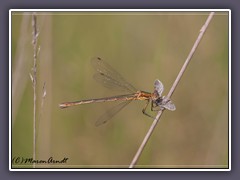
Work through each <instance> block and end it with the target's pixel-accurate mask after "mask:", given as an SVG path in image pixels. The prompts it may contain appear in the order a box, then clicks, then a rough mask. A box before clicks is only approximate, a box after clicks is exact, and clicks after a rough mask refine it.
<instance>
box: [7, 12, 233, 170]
mask: <svg viewBox="0 0 240 180" xmlns="http://www.w3.org/2000/svg"><path fill="white" fill-rule="evenodd" d="M208 14H209V13H208V12H135V13H132V12H71V13H69V12H54V13H51V12H41V13H37V23H38V30H39V39H38V40H39V41H38V45H39V47H40V51H39V54H38V61H37V159H39V160H45V159H48V158H49V157H53V158H54V159H56V160H61V159H63V158H64V157H67V158H69V159H68V161H67V163H66V164H62V165H61V164H54V165H51V164H42V165H37V167H47V168H49V167H65V168H80V167H84V168H92V167H101V168H112V167H128V165H129V164H130V162H131V161H132V159H133V157H134V155H135V153H136V151H137V149H138V148H139V146H140V144H141V142H142V140H143V138H144V136H145V134H146V132H147V131H148V129H149V127H150V125H151V123H152V120H151V119H150V118H148V117H146V116H144V115H143V114H142V111H141V110H142V108H143V106H144V105H145V102H142V101H140V102H139V101H137V102H136V101H135V102H132V103H130V105H128V106H127V107H126V108H125V109H123V110H122V111H121V112H119V113H118V114H117V115H116V116H114V118H113V119H112V120H111V121H110V122H109V123H107V124H105V125H102V126H100V127H96V126H95V125H94V123H95V121H96V120H97V119H98V117H99V116H101V115H102V114H103V113H104V112H105V111H106V110H107V109H108V108H110V107H112V106H113V105H115V104H116V103H104V104H103V103H101V104H88V105H82V106H77V107H73V108H67V109H60V108H59V107H58V104H59V103H61V102H65V101H76V100H81V99H88V98H99V97H105V96H112V95H117V94H122V93H121V92H114V91H110V90H108V89H106V88H104V87H103V86H101V85H100V84H99V83H97V82H96V81H94V79H93V78H92V76H93V74H94V69H93V68H92V67H91V63H90V59H91V58H92V57H94V56H99V57H101V58H102V59H104V60H105V61H106V62H108V63H109V64H110V65H111V66H112V67H114V68H115V69H116V70H117V71H118V72H119V73H121V74H122V75H123V76H124V77H125V79H127V80H128V81H129V82H130V83H132V84H133V85H134V86H135V87H136V88H138V89H140V90H144V91H148V92H152V91H153V83H154V80H155V79H159V80H161V81H162V82H163V84H164V86H165V91H164V92H163V95H166V94H167V93H168V91H169V89H170V87H171V85H172V84H173V82H174V80H175V78H176V76H177V74H178V72H179V71H180V68H181V67H182V65H183V63H184V61H185V59H186V58H187V56H188V53H189V52H190V50H191V48H192V46H193V44H194V42H195V40H196V38H197V36H198V34H199V31H200V29H201V27H202V25H203V24H204V23H205V21H206V19H207V16H208ZM11 23H12V30H11V38H12V39H11V48H12V49H11V55H12V59H11V60H12V157H24V158H31V157H32V154H33V150H32V146H33V145H32V144H33V143H32V141H33V88H32V83H31V80H30V77H29V73H32V71H31V68H32V66H33V47H32V25H31V14H30V13H24V12H13V13H12V22H11ZM228 23H229V22H228V13H226V12H218V13H216V14H215V15H214V17H213V19H212V21H211V23H210V24H209V27H208V29H207V31H206V33H205V35H204V37H203V39H202V41H201V43H200V45H199V47H198V48H197V50H196V52H195V54H194V56H193V58H192V61H191V62H190V64H189V66H188V68H187V70H186V72H185V73H184V75H183V77H182V79H181V81H180V83H179V85H178V86H177V88H176V90H175V92H174V94H173V96H172V98H171V99H172V101H173V102H174V103H175V105H176V108H177V109H176V111H174V112H170V111H165V112H164V113H163V116H162V117H161V121H160V123H159V124H158V125H157V128H156V129H155V131H154V133H153V134H152V137H151V138H150V141H149V142H148V144H147V146H146V148H145V149H144V151H143V153H142V156H141V157H140V159H139V161H138V163H137V164H138V166H137V167H160V168H162V167H163V168H219V167H220V168H226V167H228V161H229V159H228V153H229V152H228V113H229V112H228V53H229V50H228V40H229V39H228ZM44 83H45V84H46V92H47V94H46V97H45V98H42V93H43V84H44ZM153 115H154V113H153ZM13 167H16V168H18V167H32V165H31V164H28V165H27V166H26V165H14V166H13Z"/></svg>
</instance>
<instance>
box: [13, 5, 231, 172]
mask: <svg viewBox="0 0 240 180" xmlns="http://www.w3.org/2000/svg"><path fill="white" fill-rule="evenodd" d="M35 11H36V12H89V11H92V12H93V11H95V12H103V11H106V12H147V11H149V12H169V11H172V12H184V11H185V12H194V11H197V12H212V11H214V12H219V11H224V12H228V13H229V19H228V20H229V27H228V31H229V37H228V38H229V69H228V71H229V72H228V77H229V79H228V82H229V84H228V85H229V91H228V93H229V96H228V98H229V102H228V103H229V105H228V107H229V108H228V111H229V112H228V114H229V117H228V118H229V134H228V135H229V139H228V141H229V152H228V153H229V157H228V160H229V168H228V169H211V168H209V169H187V168H186V169H160V168H159V169H150V168H149V169H134V168H133V169H128V168H126V169H91V168H89V169H51V168H49V169H12V167H11V165H12V162H11V159H12V158H11V153H12V146H11V139H12V128H11V124H12V123H11V120H12V97H11V96H12V82H11V81H12V71H11V69H12V64H11V60H12V57H11V28H12V27H11V22H12V19H11V18H12V16H11V13H12V12H35ZM231 37H232V36H231V10H230V9H10V10H9V90H10V92H11V93H9V170H10V171H231Z"/></svg>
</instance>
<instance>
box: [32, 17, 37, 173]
mask: <svg viewBox="0 0 240 180" xmlns="http://www.w3.org/2000/svg"><path fill="white" fill-rule="evenodd" d="M32 28H33V32H32V38H33V40H32V44H33V68H32V71H33V72H32V73H33V74H32V75H31V79H32V83H33V159H34V160H35V159H36V102H37V94H36V85H37V36H38V32H37V16H36V14H35V13H33V15H32ZM35 166H36V165H35V163H33V168H35Z"/></svg>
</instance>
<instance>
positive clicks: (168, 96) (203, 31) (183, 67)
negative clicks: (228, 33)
mask: <svg viewBox="0 0 240 180" xmlns="http://www.w3.org/2000/svg"><path fill="white" fill-rule="evenodd" d="M213 15H214V12H211V13H210V14H209V16H208V18H207V20H206V22H205V24H204V25H203V26H202V28H201V30H200V33H199V35H198V38H197V40H196V41H195V43H194V45H193V47H192V49H191V51H190V53H189V55H188V57H187V59H186V61H185V63H184V64H183V66H182V68H181V70H180V72H179V73H178V76H177V78H176V80H175V82H174V83H173V85H172V87H171V89H170V91H169V93H168V95H167V96H166V99H170V97H171V96H172V94H173V92H174V90H175V89H176V87H177V85H178V83H179V81H180V79H181V77H182V75H183V73H184V72H185V70H186V68H187V65H188V64H189V62H190V60H191V58H192V56H193V54H194V52H195V51H196V48H197V47H198V45H199V42H200V41H201V39H202V37H203V34H204V33H205V31H206V29H207V27H208V25H209V23H210V21H211V19H212V17H213ZM162 113H163V110H160V111H159V112H158V113H157V116H156V117H155V119H154V121H153V123H152V125H151V127H150V128H149V130H148V132H147V134H146V136H145V137H144V139H143V142H142V144H141V146H140V147H139V149H138V151H137V153H136V154H135V156H134V158H133V160H132V162H131V164H130V166H129V168H133V167H134V165H135V164H136V162H137V160H138V159H139V157H140V155H141V153H142V151H143V149H144V147H145V146H146V144H147V142H148V140H149V138H150V136H151V134H152V133H153V130H154V128H155V127H156V125H157V123H158V122H159V120H160V117H161V115H162Z"/></svg>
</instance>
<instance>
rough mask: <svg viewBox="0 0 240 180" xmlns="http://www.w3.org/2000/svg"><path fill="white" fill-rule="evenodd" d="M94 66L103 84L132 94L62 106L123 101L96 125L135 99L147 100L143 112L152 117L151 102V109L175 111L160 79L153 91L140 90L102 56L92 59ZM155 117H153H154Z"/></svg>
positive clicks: (69, 103) (63, 105)
mask: <svg viewBox="0 0 240 180" xmlns="http://www.w3.org/2000/svg"><path fill="white" fill-rule="evenodd" d="M91 62H92V65H93V67H94V68H95V70H96V71H97V73H96V74H95V75H94V79H95V80H96V81H98V82H100V83H101V84H102V85H103V86H105V87H107V88H110V89H112V88H117V89H120V90H123V91H127V92H129V93H130V94H125V95H119V96H112V97H105V98H98V99H87V100H80V101H74V102H64V103H61V104H59V107H60V108H67V107H72V106H77V105H80V104H89V103H99V102H111V101H122V102H121V103H120V104H118V105H117V106H113V107H112V108H111V109H109V110H108V111H107V112H106V113H105V114H103V115H102V116H100V118H99V119H98V120H97V121H96V126H99V125H102V124H105V123H106V122H107V121H108V120H110V119H111V118H112V117H113V116H114V115H115V114H116V113H117V112H119V111H120V110H121V109H123V108H124V107H125V106H126V105H128V104H129V103H130V102H131V101H133V100H146V101H147V102H146V105H145V106H144V108H143V109H142V112H143V114H145V115H147V116H148V117H152V116H151V115H149V114H148V113H147V112H146V108H147V106H148V105H149V103H150V104H151V111H157V110H160V109H168V110H171V111H174V110H175V109H176V107H175V105H174V104H173V103H172V101H171V100H169V99H167V98H165V97H164V96H162V92H163V90H164V86H163V84H162V83H161V81H159V80H155V82H154V91H153V93H149V92H145V91H139V90H137V89H136V88H135V87H133V86H132V85H131V84H130V83H128V82H127V81H126V80H125V79H124V78H123V77H122V76H121V75H120V74H119V73H118V72H117V71H116V70H114V69H113V68H112V67H111V66H110V65H109V64H108V63H106V62H105V61H103V60H102V59H101V58H99V57H96V58H93V59H92V60H91ZM152 118H153V117H152Z"/></svg>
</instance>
